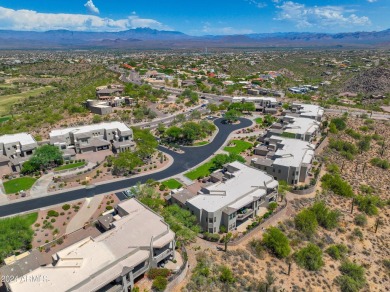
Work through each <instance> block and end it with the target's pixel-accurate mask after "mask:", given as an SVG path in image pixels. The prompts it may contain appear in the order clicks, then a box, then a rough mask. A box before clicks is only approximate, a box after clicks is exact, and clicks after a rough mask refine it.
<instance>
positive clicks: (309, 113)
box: [283, 103, 324, 122]
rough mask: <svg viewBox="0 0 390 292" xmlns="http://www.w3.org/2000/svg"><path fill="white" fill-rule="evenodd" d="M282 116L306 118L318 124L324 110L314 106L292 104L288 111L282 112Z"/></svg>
mask: <svg viewBox="0 0 390 292" xmlns="http://www.w3.org/2000/svg"><path fill="white" fill-rule="evenodd" d="M283 115H286V116H294V117H302V118H308V119H313V120H316V121H318V122H320V121H321V119H322V116H323V115H324V109H323V108H322V107H320V106H318V105H314V104H302V103H293V104H292V105H291V106H290V108H289V109H287V110H285V111H283Z"/></svg>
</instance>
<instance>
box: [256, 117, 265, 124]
mask: <svg viewBox="0 0 390 292" xmlns="http://www.w3.org/2000/svg"><path fill="white" fill-rule="evenodd" d="M255 122H256V124H258V125H263V118H256V119H255Z"/></svg>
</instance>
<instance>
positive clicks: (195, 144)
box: [194, 141, 209, 146]
mask: <svg viewBox="0 0 390 292" xmlns="http://www.w3.org/2000/svg"><path fill="white" fill-rule="evenodd" d="M207 144H209V142H207V141H200V142H196V143H194V146H203V145H207Z"/></svg>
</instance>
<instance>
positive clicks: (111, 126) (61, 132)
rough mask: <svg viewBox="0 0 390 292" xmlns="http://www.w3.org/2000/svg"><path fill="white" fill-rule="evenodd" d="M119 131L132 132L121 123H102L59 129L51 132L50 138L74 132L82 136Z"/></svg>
mask: <svg viewBox="0 0 390 292" xmlns="http://www.w3.org/2000/svg"><path fill="white" fill-rule="evenodd" d="M102 129H104V130H116V129H117V130H119V131H121V132H125V131H131V129H130V128H129V127H128V126H126V125H125V124H124V123H121V122H110V123H100V124H94V125H85V126H78V127H70V128H65V129H57V130H53V131H51V132H50V138H52V137H55V136H62V135H66V134H68V133H70V132H73V133H75V134H82V133H88V132H91V131H96V130H102Z"/></svg>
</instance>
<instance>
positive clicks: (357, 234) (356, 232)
mask: <svg viewBox="0 0 390 292" xmlns="http://www.w3.org/2000/svg"><path fill="white" fill-rule="evenodd" d="M352 236H354V237H358V238H359V239H360V240H362V239H363V232H362V231H361V230H360V229H359V228H355V229H354V230H353V231H352Z"/></svg>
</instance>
